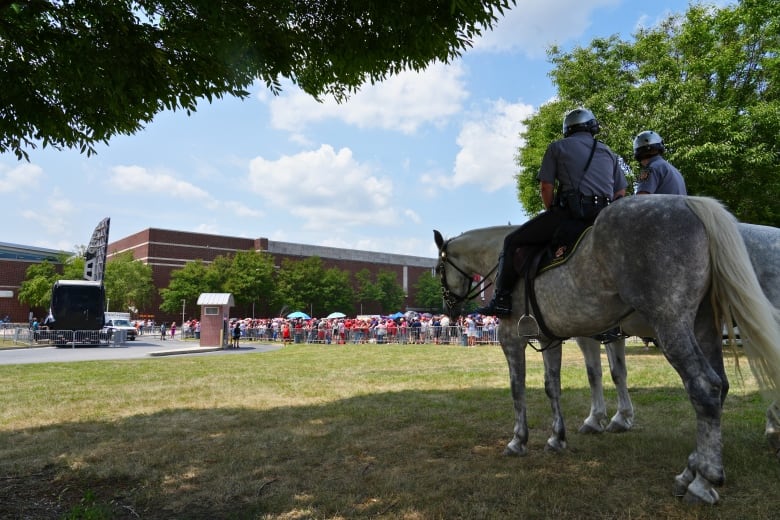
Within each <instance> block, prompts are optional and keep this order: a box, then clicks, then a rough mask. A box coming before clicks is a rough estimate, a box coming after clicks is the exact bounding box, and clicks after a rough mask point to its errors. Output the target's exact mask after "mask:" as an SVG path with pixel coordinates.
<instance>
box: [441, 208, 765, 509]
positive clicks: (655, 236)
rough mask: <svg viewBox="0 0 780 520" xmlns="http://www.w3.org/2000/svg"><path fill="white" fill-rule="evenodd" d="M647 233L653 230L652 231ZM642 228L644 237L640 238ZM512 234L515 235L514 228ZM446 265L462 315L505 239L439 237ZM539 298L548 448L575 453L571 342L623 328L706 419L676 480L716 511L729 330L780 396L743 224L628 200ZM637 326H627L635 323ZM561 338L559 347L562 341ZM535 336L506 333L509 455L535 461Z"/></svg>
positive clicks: (542, 283)
mask: <svg viewBox="0 0 780 520" xmlns="http://www.w3.org/2000/svg"><path fill="white" fill-rule="evenodd" d="M643 223H644V224H643ZM637 227H641V233H639V232H637ZM504 230H505V229H504ZM435 236H436V242H437V245H438V247H439V252H440V260H439V266H438V272H439V276H440V277H441V281H442V290H443V293H444V297H445V302H446V303H447V304H448V307H450V308H451V310H459V309H458V307H459V306H460V305H462V303H463V302H464V301H465V300H467V299H469V298H470V297H472V296H473V290H474V282H473V276H472V275H473V274H474V273H480V272H481V270H482V269H483V268H484V266H486V265H487V266H489V265H492V264H493V263H495V252H496V251H498V250H499V248H500V247H501V243H502V241H503V238H504V236H505V234H504V233H502V232H500V231H499V232H496V233H495V234H494V236H493V237H492V238H490V239H487V238H486V237H485V236H484V233H482V234H480V236H479V239H478V240H477V239H475V238H474V236H473V234H472V233H470V232H466V233H463V234H462V235H459V236H457V237H455V238H452V239H450V240H448V241H446V242H445V241H444V240H443V238H442V237H441V234H440V233H438V232H436V233H435ZM536 289H537V299H538V301H539V306H540V308H541V313H542V316H543V317H544V319H545V322H546V325H547V328H548V329H549V331H550V336H551V337H545V336H544V335H542V336H541V337H540V343H541V345H542V349H543V357H544V361H545V366H546V367H552V368H553V369H548V370H546V373H545V391H546V393H547V395H548V396H549V398H550V400H551V404H552V408H553V433H552V435H551V436H550V438H549V439H548V440H547V445H548V447H549V448H551V449H554V450H561V449H564V448H565V447H566V430H565V426H564V422H563V416H562V413H561V408H560V373H559V371H556V370H554V367H559V366H560V363H561V349H560V348H550V347H555V346H556V345H557V344H558V343H560V341H561V339H560V338H566V337H576V336H592V335H595V334H598V333H601V332H603V331H606V330H609V329H611V328H613V327H615V326H617V325H621V326H623V328H624V329H629V328H630V329H631V330H634V332H633V333H634V334H637V335H641V336H654V337H656V338H657V339H658V342H659V345H660V347H661V348H662V349H663V351H664V354H665V356H666V358H667V359H668V360H669V362H670V363H671V364H672V366H673V367H674V368H675V370H676V371H677V372H678V374H679V375H680V378H681V379H682V381H683V383H684V386H685V388H686V391H687V392H688V395H689V398H690V400H691V403H692V405H693V408H694V410H695V412H696V418H697V436H696V449H695V450H694V451H693V452H692V453H691V455H690V456H689V458H688V463H687V467H686V468H685V470H684V471H683V472H682V473H681V474H679V475H678V476H677V477H675V494H678V495H684V496H685V497H686V499H688V500H690V501H701V502H705V503H715V502H717V501H718V499H719V497H718V493H717V492H716V491H715V489H714V488H713V486H718V485H721V484H722V483H723V480H724V471H723V460H722V448H721V427H720V418H721V405H722V402H723V399H725V396H726V393H727V391H728V380H727V377H726V374H725V370H724V366H723V356H722V344H721V330H722V325H723V324H724V323H732V322H736V323H737V325H738V326H739V328H740V333H741V335H742V337H743V340H744V341H745V351H746V352H747V354H748V357H749V359H750V366H751V368H752V370H753V373H754V375H755V376H756V378H757V380H758V381H759V384H760V385H761V386H762V388H764V389H765V390H766V391H767V393H768V394H769V396H770V397H772V398H774V399H777V396H778V393H780V347H777V346H775V344H774V343H773V340H774V338H775V337H777V336H778V335H780V325H779V323H780V316H778V313H777V311H776V310H774V309H773V307H772V305H771V304H770V303H769V302H768V301H767V299H766V297H764V295H763V293H762V292H761V288H760V286H759V284H758V281H757V279H756V276H755V272H754V271H753V268H752V266H751V264H750V259H749V257H748V254H747V251H746V249H745V245H744V242H743V240H742V238H741V236H740V234H739V232H738V230H737V225H736V221H735V220H734V218H733V216H731V215H730V214H729V213H728V212H727V211H726V210H725V209H723V207H722V206H721V205H720V204H719V203H717V202H716V201H714V200H712V199H706V198H699V197H687V198H686V197H677V196H663V195H657V196H653V197H630V198H624V199H621V200H620V201H618V202H616V203H614V204H612V205H611V206H609V207H608V208H607V209H605V210H604V211H602V213H601V215H599V218H598V219H597V221H596V223H595V225H594V226H593V229H592V230H591V232H590V233H588V234H587V235H586V237H585V238H584V239H583V240H582V242H581V244H580V246H579V248H578V252H577V253H576V254H574V255H572V256H571V258H570V259H569V260H568V261H567V262H566V263H564V264H563V265H562V266H560V267H557V268H555V269H552V270H549V271H547V272H544V273H542V274H541V275H540V276H539V277H538V278H537V280H536ZM524 292H525V290H524V287H522V284H520V286H519V287H518V288H517V289H516V290H515V292H514V309H516V311H515V313H514V315H513V316H512V317H510V318H508V319H505V320H504V321H505V322H506V323H512V322H513V321H518V322H519V319H520V318H521V314H522V311H521V309H524V308H525V300H524ZM629 324H630V325H631V326H630V327H628V325H629ZM552 336H554V337H552ZM528 339H529V338H528V337H527V336H520V335H518V334H517V332H515V331H514V327H512V326H502V327H500V328H499V340H500V343H501V346H502V349H503V351H504V355H505V356H506V359H507V362H508V365H509V373H510V386H511V391H512V398H513V401H514V409H515V426H514V436H513V438H512V440H511V441H510V442H509V444H508V445H507V448H506V453H507V454H514V455H524V454H526V453H527V447H526V444H527V441H528V425H527V422H526V405H525V347H526V345H527V344H528Z"/></svg>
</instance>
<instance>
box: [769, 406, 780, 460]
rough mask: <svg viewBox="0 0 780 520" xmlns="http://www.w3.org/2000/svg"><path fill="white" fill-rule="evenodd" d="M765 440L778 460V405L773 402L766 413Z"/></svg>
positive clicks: (779, 419)
mask: <svg viewBox="0 0 780 520" xmlns="http://www.w3.org/2000/svg"><path fill="white" fill-rule="evenodd" d="M765 435H766V440H767V441H768V442H769V447H770V448H772V449H773V450H774V451H775V455H777V459H778V460H780V403H778V402H777V401H775V402H773V403H772V404H771V405H770V406H769V408H768V409H767V411H766V431H765Z"/></svg>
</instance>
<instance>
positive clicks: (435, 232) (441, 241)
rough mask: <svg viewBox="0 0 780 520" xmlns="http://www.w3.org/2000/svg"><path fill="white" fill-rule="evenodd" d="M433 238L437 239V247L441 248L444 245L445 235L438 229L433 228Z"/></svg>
mask: <svg viewBox="0 0 780 520" xmlns="http://www.w3.org/2000/svg"><path fill="white" fill-rule="evenodd" d="M433 240H435V241H436V247H438V248H439V249H441V248H442V246H443V245H444V237H443V236H441V233H439V230H438V229H434V230H433Z"/></svg>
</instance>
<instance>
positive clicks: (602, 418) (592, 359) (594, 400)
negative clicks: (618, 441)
mask: <svg viewBox="0 0 780 520" xmlns="http://www.w3.org/2000/svg"><path fill="white" fill-rule="evenodd" d="M574 339H575V341H576V342H577V345H578V346H579V347H580V350H581V351H582V357H583V358H585V367H586V369H587V373H588V385H590V414H589V415H588V416H587V417H586V418H585V420H584V421H583V423H582V426H580V429H579V430H578V431H579V433H602V432H603V431H604V425H606V423H607V405H606V403H605V402H604V386H603V385H602V371H601V344H600V343H599V342H598V341H596V340H595V339H593V338H586V337H579V338H574Z"/></svg>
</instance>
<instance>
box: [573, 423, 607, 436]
mask: <svg viewBox="0 0 780 520" xmlns="http://www.w3.org/2000/svg"><path fill="white" fill-rule="evenodd" d="M577 432H578V433H584V434H588V435H595V434H598V433H604V428H602V427H601V425H599V426H598V427H596V426H593V425H592V424H588V422H587V421H585V422H584V423H582V426H580V429H579V430H577Z"/></svg>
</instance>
